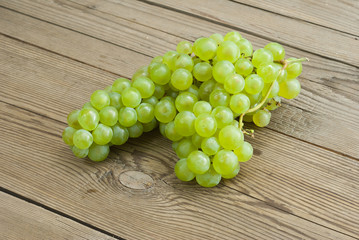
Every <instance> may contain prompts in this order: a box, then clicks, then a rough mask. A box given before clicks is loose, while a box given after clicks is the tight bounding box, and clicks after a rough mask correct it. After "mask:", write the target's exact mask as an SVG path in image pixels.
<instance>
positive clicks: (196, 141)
mask: <svg viewBox="0 0 359 240" xmlns="http://www.w3.org/2000/svg"><path fill="white" fill-rule="evenodd" d="M191 140H192V143H193V145H195V146H196V147H197V148H200V147H201V143H202V140H203V137H201V136H200V135H198V134H197V133H195V134H193V135H192V137H191Z"/></svg>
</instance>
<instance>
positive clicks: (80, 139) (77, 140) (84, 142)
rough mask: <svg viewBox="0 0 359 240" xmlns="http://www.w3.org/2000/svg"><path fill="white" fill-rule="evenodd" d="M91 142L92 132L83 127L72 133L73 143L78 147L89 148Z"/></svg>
mask: <svg viewBox="0 0 359 240" xmlns="http://www.w3.org/2000/svg"><path fill="white" fill-rule="evenodd" d="M92 142H93V137H92V134H91V133H90V132H89V131H87V130H85V129H80V130H77V131H76V132H75V133H74V135H73V143H74V145H75V146H76V147H77V148H79V149H86V148H89V147H90V146H91V144H92Z"/></svg>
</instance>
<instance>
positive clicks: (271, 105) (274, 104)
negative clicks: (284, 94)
mask: <svg viewBox="0 0 359 240" xmlns="http://www.w3.org/2000/svg"><path fill="white" fill-rule="evenodd" d="M280 103H281V98H280V97H279V96H275V97H273V98H271V99H269V100H268V102H267V105H266V109H268V110H269V111H273V110H275V109H277V108H278V107H279V106H280Z"/></svg>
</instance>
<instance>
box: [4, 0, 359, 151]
mask: <svg viewBox="0 0 359 240" xmlns="http://www.w3.org/2000/svg"><path fill="white" fill-rule="evenodd" d="M143 5H144V6H145V7H148V9H145V8H142V10H141V11H145V10H146V12H138V13H137V14H136V16H139V17H138V18H137V21H138V22H139V23H141V24H143V25H141V26H144V24H145V21H147V20H146V19H149V18H150V19H152V21H151V24H152V27H157V28H158V29H161V28H162V29H164V30H166V31H168V32H175V30H174V29H176V28H180V23H179V22H176V21H177V20H176V18H179V16H178V15H173V14H172V15H171V14H169V13H167V12H163V16H168V17H170V18H169V19H168V20H167V23H168V24H163V19H161V18H156V17H155V16H152V15H150V14H151V12H154V11H155V9H154V7H153V6H150V5H146V4H143ZM75 6H77V7H80V9H77V8H74V7H75ZM61 7H63V8H64V11H65V10H66V11H69V10H71V13H72V14H73V16H77V15H80V13H81V12H84V11H85V10H86V9H88V8H84V7H82V6H79V5H76V4H75V5H66V7H64V6H63V5H61ZM136 7H137V6H136ZM53 9H56V8H55V7H54V8H53ZM97 9H98V11H101V17H100V16H95V15H93V14H95V12H96V11H94V10H89V11H91V12H90V13H88V14H87V15H86V18H85V17H83V18H82V19H87V18H90V20H91V21H92V22H97V21H103V22H101V27H102V26H106V29H114V30H113V32H114V35H115V36H121V37H120V38H119V39H120V40H117V41H116V44H120V43H121V40H122V39H126V35H121V34H122V33H121V31H120V30H117V29H116V23H115V22H116V21H115V19H117V20H118V21H119V19H120V18H119V17H120V16H126V17H129V16H128V15H125V14H126V12H130V13H131V12H133V11H135V9H133V10H131V8H128V9H127V8H124V9H122V7H121V8H119V7H117V8H116V5H114V4H111V5H108V4H105V3H103V5H101V4H98V5H97ZM98 11H97V12H98ZM104 11H107V12H108V13H109V14H108V15H104V14H103V12H104ZM121 11H123V12H121ZM157 11H158V10H157ZM0 13H1V14H0V19H3V21H0V26H1V30H0V31H2V32H4V33H6V34H8V35H11V36H14V37H17V38H19V39H21V40H24V41H29V42H30V43H32V44H36V45H39V46H41V47H43V48H46V49H49V50H51V51H55V52H59V53H60V54H63V55H66V56H69V57H71V58H74V59H77V60H79V61H82V62H86V63H89V64H91V65H95V66H99V67H100V68H101V69H102V68H103V69H106V70H109V71H111V72H115V73H118V74H121V75H123V76H126V77H130V76H131V74H132V73H133V72H134V71H135V69H136V68H138V67H140V66H141V65H144V64H147V63H148V62H149V61H150V58H149V57H147V56H143V55H142V56H141V55H140V54H138V53H136V52H132V53H131V52H129V51H127V50H124V49H123V48H121V47H118V46H116V45H113V44H110V43H106V42H101V41H100V40H98V39H93V38H91V37H88V36H84V35H83V34H79V33H77V32H73V31H69V30H66V29H63V28H60V27H57V26H54V25H51V24H48V23H45V22H42V21H39V20H36V19H33V18H30V17H27V16H24V15H22V14H18V13H15V12H12V11H9V10H6V9H0ZM111 14H118V16H119V17H116V16H113V15H111ZM146 14H147V15H146ZM52 15H53V14H52ZM55 15H60V11H59V12H58V14H55ZM111 16H112V17H111ZM140 16H141V17H140ZM91 17H92V18H91ZM105 17H109V19H107V20H106V21H104V20H103V19H104V18H105ZM90 20H87V21H85V22H83V23H81V21H84V20H81V18H78V19H77V18H76V22H79V26H82V25H86V24H90V22H89V21H90ZM193 21H194V20H193ZM2 23H6V24H2ZM23 23H25V24H23ZM106 24H107V25H106ZM165 26H170V27H167V28H165ZM205 26H206V23H202V25H201V28H199V29H198V31H200V32H201V33H202V34H203V35H209V34H211V33H213V32H216V31H221V32H225V31H228V29H223V28H211V25H210V24H208V29H205ZM96 28H97V27H93V29H96ZM98 28H99V27H98ZM147 31H151V28H148V29H147ZM183 31H184V34H185V35H186V34H187V35H188V34H190V33H191V31H190V30H188V29H187V30H186V28H184V30H183ZM196 31H197V30H196ZM110 32H111V31H110V30H109V31H108V33H107V34H103V35H104V36H108V35H110ZM91 34H98V32H96V31H94V32H91ZM158 34H161V35H159V36H161V37H162V38H164V39H165V38H166V37H165V36H168V35H169V34H165V33H163V32H158ZM163 34H164V35H163ZM48 36H54V37H48ZM96 36H97V35H96ZM98 37H100V36H98ZM131 38H132V37H131ZM145 39H146V38H145V37H143V38H142V37H140V38H139V39H138V41H140V43H141V44H138V43H136V42H133V41H132V45H130V42H131V41H126V40H125V41H124V43H126V44H128V45H126V48H132V47H133V48H135V45H136V46H137V49H138V50H139V51H140V50H141V51H143V52H146V51H147V49H148V46H147V45H146V44H148V43H145V42H146V40H145ZM249 39H250V40H252V41H253V42H254V43H255V44H256V45H257V46H258V45H260V44H262V46H263V45H264V44H265V43H264V42H265V41H263V40H261V39H258V38H255V37H250V38H249ZM74 42H77V43H81V42H86V45H83V44H73V43H74ZM139 46H142V47H141V48H139ZM153 48H155V49H157V51H158V52H161V51H162V53H163V52H164V50H162V49H164V48H166V49H174V48H175V42H172V43H171V42H168V43H166V44H165V45H164V43H161V44H154V45H153ZM87 49H91V50H90V52H88V54H84V52H87ZM98 49H101V50H100V51H98ZM287 50H288V52H289V54H290V56H300V55H302V54H303V53H302V52H300V51H295V50H293V49H290V48H289V49H287ZM151 51H152V50H151ZM146 53H148V54H151V52H146ZM309 57H310V58H311V62H310V63H307V64H306V66H305V69H304V73H303V76H302V77H301V80H302V82H303V91H302V94H301V95H300V96H299V97H298V98H297V99H295V100H291V101H289V102H288V101H285V103H286V104H290V105H291V107H288V108H286V107H283V108H281V109H279V110H277V111H276V113H275V114H273V119H272V123H271V124H270V126H269V127H270V128H272V129H274V130H276V131H280V132H283V133H285V134H288V135H291V136H294V137H297V138H300V139H302V140H305V141H308V142H311V143H315V144H317V145H320V146H323V147H325V148H331V149H333V150H334V151H338V152H341V153H343V154H346V155H348V156H352V157H355V158H359V152H358V151H357V149H358V148H359V135H357V134H351V133H352V131H358V129H359V123H358V122H357V121H355V119H357V118H358V117H359V106H358V104H356V103H357V102H359V96H358V95H357V92H358V90H359V84H358V82H359V70H358V69H357V68H354V67H350V66H346V65H345V64H340V63H336V62H333V61H330V60H326V59H323V58H320V57H316V56H314V55H309ZM129 63H130V64H129ZM49 64H50V63H49ZM9 71H13V70H12V69H9ZM9 74H11V73H9ZM108 76H109V78H108V81H106V84H111V82H112V80H113V79H114V78H115V76H114V75H111V74H109V75H108ZM95 78H98V76H96V77H94V76H91V79H93V80H94V79H95ZM106 79H107V78H106ZM34 81H36V79H34ZM82 81H83V80H78V81H77V82H78V84H79V85H80V84H81V82H82ZM91 81H92V80H91ZM21 84H23V83H20V85H21ZM55 84H56V83H55ZM72 84H73V83H72ZM91 84H92V83H91ZM91 84H90V83H89V85H91ZM95 85H96V86H94V87H92V86H88V85H86V86H83V87H85V88H86V90H87V89H92V90H95V89H97V88H98V87H99V88H101V86H99V85H97V84H96V83H95ZM95 87H96V88H95ZM15 90H16V89H15ZM7 91H9V90H7ZM39 91H40V90H39ZM85 92H86V91H85ZM15 94H16V91H15ZM87 94H88V93H87ZM64 95H66V94H65V92H64V93H63V96H64ZM63 96H61V97H63ZM85 96H86V97H87V95H85ZM66 97H67V96H65V98H66ZM84 99H86V98H83V100H82V101H79V102H80V103H81V102H83V101H86V100H87V99H86V100H84ZM74 103H76V101H72V102H71V103H69V104H74ZM72 106H74V105H72ZM74 107H78V106H76V105H75V106H74ZM57 108H58V106H56V108H55V109H54V112H58V111H59V110H58V109H57ZM47 111H48V110H47ZM58 113H59V114H60V113H61V114H63V115H62V116H61V117H64V116H65V115H66V113H62V112H58ZM45 114H46V113H45ZM328 129H330V131H329V130H328Z"/></svg>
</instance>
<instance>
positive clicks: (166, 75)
mask: <svg viewBox="0 0 359 240" xmlns="http://www.w3.org/2000/svg"><path fill="white" fill-rule="evenodd" d="M150 76H151V79H152V81H154V82H155V83H156V84H158V85H165V84H167V83H168V82H169V81H170V80H171V70H170V68H169V67H168V66H167V65H166V64H163V63H158V64H157V65H155V66H154V67H153V68H152V69H150Z"/></svg>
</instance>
